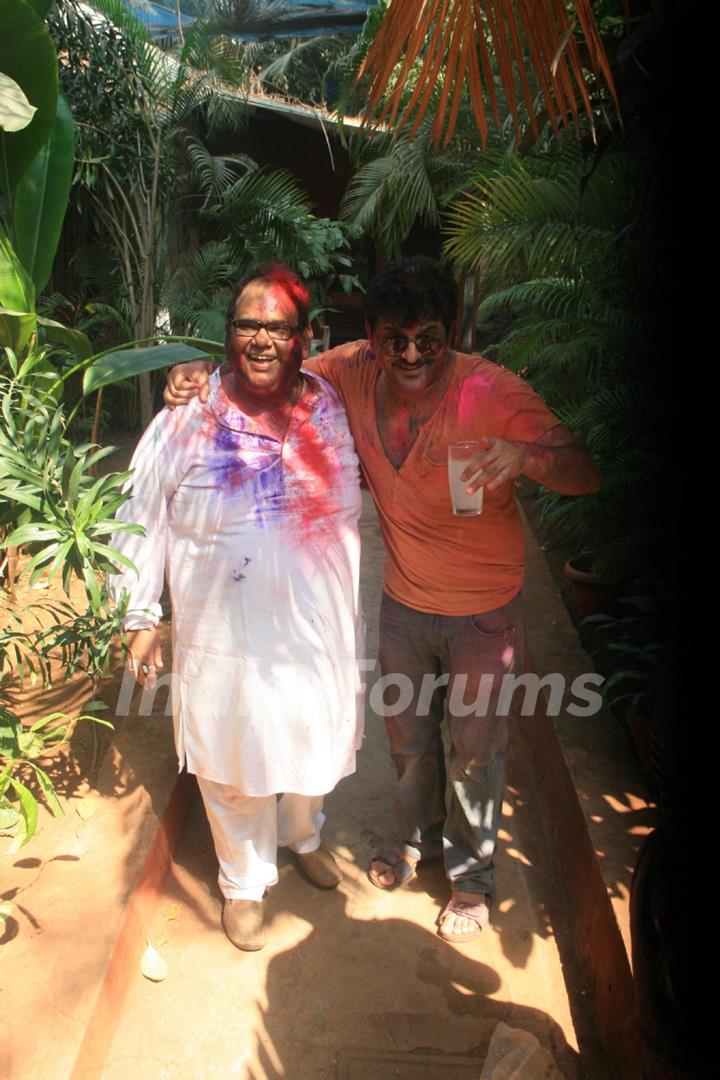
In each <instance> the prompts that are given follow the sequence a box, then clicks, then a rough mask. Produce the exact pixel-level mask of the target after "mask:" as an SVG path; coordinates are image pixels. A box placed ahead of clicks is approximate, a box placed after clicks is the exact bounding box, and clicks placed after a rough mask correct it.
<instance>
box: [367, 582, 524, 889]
mask: <svg viewBox="0 0 720 1080" xmlns="http://www.w3.org/2000/svg"><path fill="white" fill-rule="evenodd" d="M523 646H524V629H523V620H522V601H521V597H520V595H519V594H518V595H517V596H515V597H514V598H513V599H512V600H510V601H509V602H508V603H507V604H504V605H503V607H500V608H496V609H495V610H493V611H486V612H483V613H482V614H480V615H468V616H450V615H431V614H428V613H427V612H423V611H416V610H415V609H414V608H409V607H406V606H405V605H404V604H399V603H398V602H397V601H395V600H392V599H391V598H390V597H389V596H387V594H386V595H384V596H383V601H382V607H381V610H380V667H381V670H382V675H383V676H384V677H385V679H386V685H387V686H388V687H389V686H390V685H391V684H392V681H393V677H395V678H396V679H397V683H398V685H399V686H402V685H406V686H407V685H408V683H407V680H408V679H409V680H410V682H411V683H412V700H410V701H409V702H408V701H407V698H408V694H407V693H406V694H405V695H403V694H402V693H401V695H400V699H402V700H400V699H398V700H397V702H396V703H389V702H387V703H386V716H385V726H386V728H387V733H388V737H389V739H390V753H391V755H392V758H393V761H394V763H395V767H396V769H397V773H398V786H397V795H396V812H397V819H398V825H399V827H400V836H401V837H402V839H403V840H404V842H405V851H406V852H407V853H408V854H410V855H412V856H414V857H415V858H421V859H423V858H424V859H426V858H432V857H433V856H438V855H440V854H441V853H442V854H443V857H444V860H445V869H446V873H447V876H448V878H449V880H450V882H451V885H452V887H453V889H455V890H459V891H462V892H477V893H487V894H488V895H490V896H492V895H493V894H494V891H495V883H494V879H493V871H494V862H493V857H494V853H495V844H496V839H497V831H498V826H499V824H500V816H501V813H502V798H503V789H504V781H505V748H506V746H507V723H506V719H505V717H504V716H498V715H496V709H497V696H498V694H499V692H500V687H501V682H502V677H503V675H506V674H510V673H513V672H515V673H520V672H521V671H522V665H523ZM483 676H485V678H484V679H483V678H482V677H483ZM435 683H436V684H437V685H436V686H435V688H433V685H434V684H435ZM408 693H409V691H408ZM386 696H387V697H389V696H390V695H386ZM387 705H389V708H388V707H387ZM398 706H402V707H401V708H400V710H399V711H398ZM443 718H445V719H446V721H447V730H448V736H449V752H448V757H447V762H446V760H445V753H444V749H443V739H442V733H441V724H442V721H443ZM448 778H449V781H450V783H449V785H448V784H447V780H448ZM446 787H448V793H449V798H448V805H447V808H446V805H445V790H446Z"/></svg>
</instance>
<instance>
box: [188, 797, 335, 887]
mask: <svg viewBox="0 0 720 1080" xmlns="http://www.w3.org/2000/svg"><path fill="white" fill-rule="evenodd" d="M197 782H198V786H199V787H200V793H201V795H202V797H203V802H204V803H205V812H206V813H207V816H208V821H209V822H210V829H211V831H212V835H213V840H214V841H215V853H216V854H217V858H218V863H219V864H220V873H219V874H218V884H219V886H220V892H221V893H222V894H223V896H224V897H225V899H226V900H262V898H263V895H264V893H265V889H266V888H267V886H268V885H275V883H276V882H277V880H278V873H277V849H278V847H289V848H291V850H292V851H295V852H297V853H298V854H300V855H307V854H308V853H309V852H311V851H316V850H317V848H319V847H320V830H321V829H322V827H323V825H324V823H325V815H324V814H323V809H322V807H323V796H322V795H295V794H292V793H290V794H285V795H279V796H278V795H267V796H265V797H264V798H258V797H257V796H254V795H243V794H241V792H239V791H238V790H237V789H236V788H233V787H228V786H227V785H226V784H217V783H216V782H215V781H214V780H206V779H205V778H204V777H202V776H198V777H197Z"/></svg>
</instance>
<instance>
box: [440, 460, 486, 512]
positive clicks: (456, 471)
mask: <svg viewBox="0 0 720 1080" xmlns="http://www.w3.org/2000/svg"><path fill="white" fill-rule="evenodd" d="M468 464H469V462H467V461H448V480H449V482H450V499H451V501H452V508H453V514H456V515H458V516H459V517H472V516H474V515H476V514H482V508H483V489H482V488H478V489H477V491H475V492H474V493H473V494H472V495H469V494H468V492H467V491H466V490H465V489H466V487H467V486H468V484H469V483H470V480H465V481H461V480H460V475H461V473H463V472H464V471H465V469H467V467H468Z"/></svg>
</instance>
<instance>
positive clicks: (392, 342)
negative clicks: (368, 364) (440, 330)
mask: <svg viewBox="0 0 720 1080" xmlns="http://www.w3.org/2000/svg"><path fill="white" fill-rule="evenodd" d="M411 341H412V343H413V345H414V346H415V348H416V349H417V351H418V352H419V353H420V355H421V356H437V355H438V353H439V352H441V351H442V349H444V348H445V342H444V341H443V340H442V338H439V337H437V335H436V334H421V335H420V337H410V335H409V334H390V335H389V336H388V337H384V338H381V339H380V342H379V344H380V348H381V349H382V351H383V352H384V353H385V355H386V356H402V354H403V353H404V352H405V351H406V349H407V347H408V345H409V344H410V342H411Z"/></svg>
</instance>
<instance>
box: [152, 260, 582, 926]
mask: <svg viewBox="0 0 720 1080" xmlns="http://www.w3.org/2000/svg"><path fill="white" fill-rule="evenodd" d="M456 309H457V289H456V286H455V282H454V280H453V278H452V275H451V273H450V271H449V270H448V269H447V268H446V267H444V266H443V265H442V264H440V263H438V262H437V261H435V260H433V259H427V258H423V257H415V258H411V259H403V260H399V261H398V262H395V263H390V264H389V265H388V267H387V269H386V270H385V271H384V272H383V273H381V274H380V275H378V276H377V277H376V278H375V279H374V281H373V282H372V283H371V285H370V287H369V289H368V292H367V295H366V301H365V312H366V330H367V334H368V340H367V341H358V342H353V343H352V344H349V345H342V346H340V347H338V348H336V349H331V350H330V351H329V352H327V353H324V354H321V355H320V356H317V357H314V358H312V359H311V360H309V361H308V362H307V364H306V366H307V367H308V368H309V369H310V370H312V371H314V372H316V373H317V374H319V375H320V376H322V377H323V378H325V379H327V380H328V382H330V383H331V384H332V385H333V386H334V387H335V389H336V390H337V391H338V393H339V394H340V396H341V398H342V400H343V403H344V405H345V408H346V410H347V414H348V419H349V423H350V430H351V432H352V434H353V438H354V440H355V446H356V449H357V453H358V457H359V458H360V462H361V465H362V469H363V474H364V477H365V480H366V483H367V485H368V487H369V489H370V492H371V493H372V496H373V499H374V500H375V504H376V507H377V510H378V514H379V519H380V527H381V530H382V535H383V539H384V541H385V545H386V548H387V553H388V555H387V560H386V565H385V593H384V596H383V603H382V609H381V617H380V666H381V670H382V676H383V680H384V686H383V689H384V688H385V687H389V686H395V687H397V688H398V689H399V691H400V693H399V697H398V698H397V699H396V700H394V701H393V702H391V703H387V704H385V703H384V706H383V709H382V711H383V714H384V716H385V723H386V728H387V731H388V736H389V740H390V752H391V754H392V757H393V760H394V762H395V765H396V768H397V772H398V791H397V799H396V806H397V816H398V834H397V835H398V840H399V843H398V844H397V846H394V847H388V848H385V849H384V850H383V851H381V852H379V853H378V854H377V855H376V856H375V858H374V859H373V861H372V864H371V867H370V870H369V872H368V877H369V879H370V881H371V882H372V883H373V884H374V885H376V886H377V887H378V888H382V889H392V888H396V887H398V886H399V885H403V884H406V883H407V882H409V881H410V880H412V878H413V877H414V876H415V868H416V866H417V864H418V862H420V861H421V860H423V859H424V860H428V859H431V858H434V857H438V856H440V855H442V856H443V858H444V861H445V869H446V873H447V876H448V878H449V881H450V886H451V897H450V900H449V902H448V904H447V905H446V906H445V908H444V910H443V911H442V913H441V914H440V916H439V918H438V921H437V925H438V934H439V935H440V936H441V937H443V938H444V939H446V940H448V941H453V942H460V943H463V942H467V941H471V940H473V939H474V938H476V937H477V936H478V934H479V933H480V932H481V931H482V929H483V928H484V926H485V925H487V922H488V917H489V903H490V900H491V898H492V896H493V895H494V891H495V884H494V874H493V871H494V864H493V856H494V851H495V845H496V837H497V830H498V827H499V822H500V814H501V809H502V794H503V787H504V754H505V747H506V743H507V726H506V720H505V717H504V716H502V715H498V714H497V712H496V707H497V695H498V693H499V690H500V684H501V681H502V677H503V676H504V675H505V674H510V673H512V672H513V671H515V672H519V671H521V670H522V663H523V656H522V653H523V640H524V631H523V623H522V605H521V598H520V588H521V584H522V577H523V564H524V549H523V530H522V522H521V520H520V515H519V511H518V508H517V505H516V502H515V497H514V491H513V481H514V480H515V478H516V477H518V476H520V475H521V474H523V475H525V476H528V477H530V478H531V479H533V480H536V481H537V482H538V483H540V484H542V485H543V486H545V487H547V488H550V489H551V490H553V491H559V492H562V493H564V494H570V495H580V494H584V493H586V492H590V491H594V490H597V488H598V487H599V485H600V474H599V472H598V470H597V468H596V467H595V465H594V464H593V462H592V461H591V459H590V458H589V456H588V455H587V453H586V452H585V451H584V450H583V449H582V448H581V447H580V446H579V445H578V444H577V443H576V442H575V441H574V439H573V436H572V434H571V433H570V432H569V431H568V430H567V428H565V427H563V425H562V424H561V423H560V422H559V420H558V419H557V417H556V416H554V415H553V413H551V412H550V411H549V410H548V409H547V407H546V406H545V404H544V402H543V401H542V399H541V398H539V397H538V396H537V395H536V394H535V393H534V392H533V391H532V390H531V389H530V387H529V386H528V385H527V383H525V382H524V381H523V380H522V379H520V378H519V377H518V376H517V375H514V374H513V373H511V372H509V371H507V370H506V369H504V368H502V367H500V366H499V365H497V364H495V363H492V362H491V361H488V360H483V359H482V358H480V357H475V356H467V355H464V354H462V353H457V352H455V351H454V350H452V349H450V348H449V346H448V339H449V334H450V329H451V327H452V325H453V322H454V319H455V312H456ZM188 368H192V369H194V370H193V371H192V372H190V371H188V370H187V369H188ZM185 369H186V370H185V371H184V372H183V370H182V369H175V372H174V373H171V379H170V387H169V389H168V390H167V391H166V400H167V401H168V404H173V405H177V404H182V403H184V401H185V400H186V399H187V397H188V396H190V395H191V394H194V393H197V390H198V386H200V385H201V384H203V383H204V381H205V379H206V373H205V371H204V370H200V366H198V365H185ZM204 392H205V388H204V386H203V387H202V390H201V393H204ZM470 440H472V441H476V442H478V443H479V445H480V450H479V453H478V454H477V456H476V457H475V459H474V461H473V462H472V463H471V465H470V466H469V467H468V469H467V470H466V474H465V475H466V477H467V478H468V481H469V482H468V491H473V490H477V488H478V487H480V486H482V487H483V489H484V505H483V510H482V513H481V514H480V515H478V516H472V517H470V516H469V517H459V516H455V515H453V513H452V507H451V503H450V495H449V488H448V471H447V451H448V446H449V445H450V444H451V443H455V442H461V441H470ZM471 478H472V479H471ZM483 676H484V678H483ZM488 680H489V682H488ZM443 718H445V719H446V722H447V725H448V733H449V737H450V738H449V742H450V749H449V755H448V758H447V761H446V759H445V754H444V751H443V743H442V738H441V733H440V725H441V722H442V720H443ZM447 779H449V781H450V788H449V790H450V796H449V803H448V805H447V806H446V804H445V788H446V781H447Z"/></svg>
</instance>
